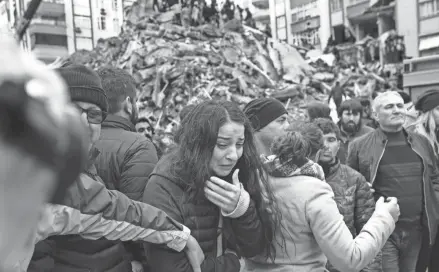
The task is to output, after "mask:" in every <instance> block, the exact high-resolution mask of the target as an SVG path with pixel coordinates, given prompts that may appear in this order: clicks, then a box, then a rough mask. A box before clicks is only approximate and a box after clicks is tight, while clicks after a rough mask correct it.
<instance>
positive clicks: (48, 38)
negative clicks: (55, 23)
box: [35, 33, 67, 47]
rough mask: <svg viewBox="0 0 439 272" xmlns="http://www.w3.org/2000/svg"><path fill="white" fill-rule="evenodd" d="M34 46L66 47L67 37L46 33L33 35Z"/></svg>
mask: <svg viewBox="0 0 439 272" xmlns="http://www.w3.org/2000/svg"><path fill="white" fill-rule="evenodd" d="M35 44H41V45H56V46H64V47H67V36H65V35H55V34H46V33H35Z"/></svg>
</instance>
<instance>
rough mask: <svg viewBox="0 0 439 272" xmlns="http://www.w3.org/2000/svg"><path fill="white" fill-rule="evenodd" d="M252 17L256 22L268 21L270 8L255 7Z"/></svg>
mask: <svg viewBox="0 0 439 272" xmlns="http://www.w3.org/2000/svg"><path fill="white" fill-rule="evenodd" d="M253 18H254V19H255V21H256V22H261V23H270V10H268V9H257V8H255V10H254V12H253Z"/></svg>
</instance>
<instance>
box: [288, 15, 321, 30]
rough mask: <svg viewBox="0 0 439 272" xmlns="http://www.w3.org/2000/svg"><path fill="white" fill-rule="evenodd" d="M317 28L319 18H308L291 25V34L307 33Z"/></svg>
mask: <svg viewBox="0 0 439 272" xmlns="http://www.w3.org/2000/svg"><path fill="white" fill-rule="evenodd" d="M318 27H320V17H319V16H314V17H308V18H305V19H302V20H299V21H296V22H293V23H291V32H292V33H299V32H304V31H307V30H309V29H316V28H318Z"/></svg>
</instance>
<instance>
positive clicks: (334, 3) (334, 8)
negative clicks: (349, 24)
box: [329, 0, 342, 12]
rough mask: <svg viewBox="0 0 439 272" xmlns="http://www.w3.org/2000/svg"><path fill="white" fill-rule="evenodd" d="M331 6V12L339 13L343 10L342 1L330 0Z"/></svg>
mask: <svg viewBox="0 0 439 272" xmlns="http://www.w3.org/2000/svg"><path fill="white" fill-rule="evenodd" d="M329 6H330V10H331V12H336V11H339V10H341V9H342V3H341V0H330V1H329Z"/></svg>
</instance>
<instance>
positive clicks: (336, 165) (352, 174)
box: [312, 118, 382, 272]
mask: <svg viewBox="0 0 439 272" xmlns="http://www.w3.org/2000/svg"><path fill="white" fill-rule="evenodd" d="M313 123H314V124H315V125H316V126H317V127H318V128H319V129H320V130H321V131H322V132H323V138H321V139H320V140H322V141H323V145H324V148H323V149H320V154H319V158H318V163H319V164H320V166H322V168H323V171H324V172H325V177H326V182H327V183H328V184H329V185H330V186H331V188H332V190H333V191H334V199H335V202H337V207H338V210H339V211H340V213H341V215H343V218H344V221H345V223H346V226H347V227H348V228H349V230H350V231H351V233H352V236H353V237H355V236H357V234H359V233H360V231H361V229H362V228H363V226H364V225H365V224H366V223H367V221H368V220H369V218H370V217H371V216H372V214H373V212H374V210H375V201H374V198H373V194H372V191H371V188H370V186H369V185H368V184H367V182H366V179H365V178H364V177H363V176H362V175H361V174H360V173H358V172H357V171H355V170H354V169H352V168H351V167H349V166H347V165H345V164H342V163H340V160H339V159H338V158H337V151H338V149H339V148H340V130H339V128H338V127H337V125H336V124H335V123H334V122H332V121H331V120H329V119H325V118H318V119H315V120H314V121H313ZM316 152H317V151H314V150H313V151H312V153H313V154H314V153H316ZM381 258H382V255H381V253H379V254H378V255H377V257H375V260H374V261H373V262H372V263H371V264H370V265H368V266H367V267H366V268H365V269H364V270H363V271H368V272H371V271H379V272H380V271H382V269H381ZM327 268H328V270H329V271H331V272H337V271H338V270H337V269H336V268H334V267H333V266H332V265H331V264H330V263H328V265H327Z"/></svg>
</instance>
